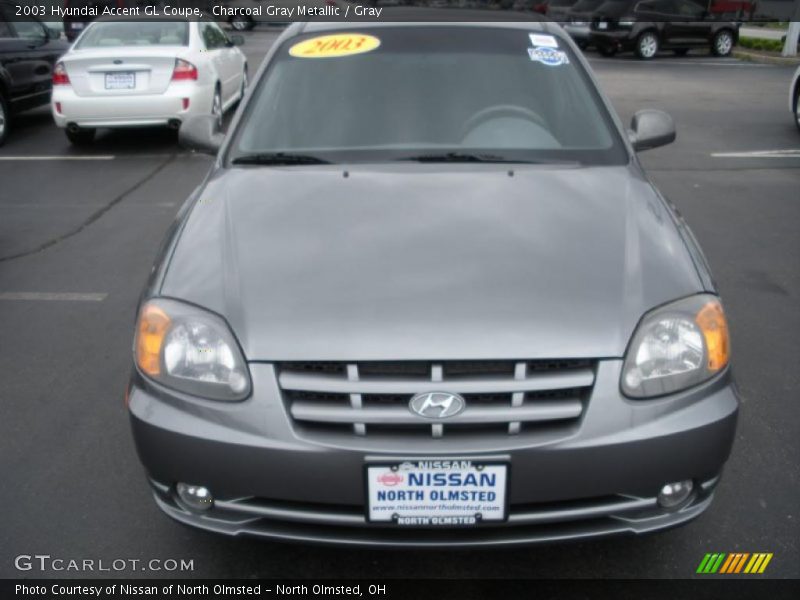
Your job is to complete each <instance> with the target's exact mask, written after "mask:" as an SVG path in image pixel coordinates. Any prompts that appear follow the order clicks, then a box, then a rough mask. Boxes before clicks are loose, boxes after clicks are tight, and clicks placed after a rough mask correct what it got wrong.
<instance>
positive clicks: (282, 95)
mask: <svg viewBox="0 0 800 600" xmlns="http://www.w3.org/2000/svg"><path fill="white" fill-rule="evenodd" d="M674 138H675V129H674V126H673V123H672V120H671V119H670V118H669V116H668V115H666V114H665V113H662V112H659V111H653V110H649V111H648V110H644V111H640V112H639V113H637V114H636V116H635V117H634V119H633V122H632V123H631V128H630V130H627V131H626V130H625V129H624V128H623V127H622V126H621V125H620V123H619V122H618V120H617V118H616V116H615V115H614V112H613V110H612V109H611V106H610V104H609V103H608V101H607V100H606V99H605V98H604V97H603V95H602V93H601V92H600V90H599V89H598V85H597V83H596V81H595V80H594V79H593V77H592V74H591V72H590V69H589V66H588V65H587V63H586V61H585V60H584V59H583V58H582V56H581V53H580V52H579V51H578V50H577V48H576V46H575V44H574V43H573V42H572V41H570V39H569V37H568V36H567V35H566V34H565V33H564V32H563V31H562V30H561V29H560V28H559V27H558V26H557V25H554V24H552V23H521V24H511V23H493V24H489V23H469V24H466V23H459V24H437V23H416V24H411V23H396V24H389V23H385V24H371V25H368V24H353V23H350V24H348V25H347V28H346V29H343V28H342V25H341V24H338V25H337V24H335V23H317V24H312V23H308V24H294V25H292V26H290V27H289V28H288V29H287V30H286V31H285V32H284V33H283V35H282V36H281V37H280V38H279V39H278V40H277V42H276V43H275V44H274V46H273V47H272V48H271V50H270V52H269V54H268V56H267V58H266V60H265V61H264V63H263V65H262V67H261V69H260V71H259V73H258V74H257V75H256V76H255V77H254V79H253V83H252V85H251V87H250V91H249V92H248V95H247V97H246V98H245V100H244V102H243V105H242V107H240V109H239V111H238V113H237V115H236V117H235V118H234V122H233V123H232V125H231V127H230V131H229V132H228V134H227V136H225V137H224V139H223V137H222V134H221V133H220V132H219V131H218V130H217V127H216V122H215V121H214V120H213V119H211V118H209V117H204V116H198V117H195V118H193V119H192V120H189V121H187V122H186V123H185V124H184V126H183V128H182V130H181V139H182V142H183V143H184V145H187V146H189V147H191V148H194V149H196V150H201V151H205V152H209V153H212V154H215V155H216V161H215V163H214V166H213V167H212V169H211V171H210V172H209V174H208V176H207V177H206V179H205V181H204V182H203V183H202V185H200V187H198V188H197V190H196V191H195V193H193V194H192V196H191V197H190V198H189V199H188V200H187V201H186V203H185V204H184V205H183V207H182V209H181V210H180V213H179V215H178V218H177V220H176V221H175V223H174V225H173V226H172V228H171V230H170V231H169V233H168V235H167V239H166V241H165V243H164V246H163V248H162V250H161V252H160V256H159V258H158V260H157V262H156V264H155V266H154V268H153V271H152V275H151V277H150V280H149V282H148V284H147V287H146V289H145V291H144V294H143V297H142V302H141V305H140V308H139V313H138V323H137V327H136V337H135V341H134V355H135V356H134V362H135V368H134V370H133V375H132V379H131V383H130V387H129V390H128V407H129V410H130V419H131V425H132V429H133V436H134V439H135V442H136V447H137V450H138V453H139V457H140V459H141V461H142V462H143V464H144V466H145V469H146V471H147V476H148V479H149V482H150V485H151V486H152V490H153V492H154V496H155V500H156V502H157V504H158V506H159V507H160V508H161V509H162V510H163V511H164V512H166V513H167V514H168V515H169V516H170V517H172V518H174V519H176V520H178V521H180V522H183V523H185V524H189V525H193V526H196V527H199V528H202V529H206V530H211V531H216V532H219V533H224V534H229V535H240V534H246V535H255V536H263V537H268V538H277V539H284V540H298V541H306V542H322V543H336V544H349V545H385V546H394V547H397V546H503V545H514V544H529V543H534V542H541V541H553V540H565V539H577V538H586V537H593V536H604V535H609V534H617V533H635V534H641V533H646V532H651V531H655V530H660V529H665V528H668V527H673V526H676V525H679V524H682V523H685V522H687V521H690V520H691V519H694V518H695V517H697V516H698V515H700V514H701V513H702V512H703V511H704V510H706V508H708V506H709V504H710V503H711V501H712V497H713V494H714V490H715V488H716V486H717V485H718V482H719V480H720V474H721V472H722V468H723V465H724V464H725V461H726V459H727V458H728V455H729V453H730V450H731V445H732V443H733V440H734V435H735V429H736V419H737V411H738V400H737V395H736V390H735V388H734V385H733V382H732V376H731V372H730V367H729V353H730V352H729V339H728V326H727V323H726V320H725V315H724V312H723V309H722V305H721V303H720V299H719V297H718V295H717V291H716V288H715V286H714V283H713V280H712V278H711V276H710V274H709V269H708V265H707V263H706V261H705V259H704V258H703V255H702V253H701V251H700V249H699V248H698V245H697V242H696V241H695V239H694V237H693V236H692V234H691V232H690V230H689V228H688V227H687V225H686V224H685V223H684V221H683V219H682V218H681V216H680V215H679V213H678V212H677V211H676V209H675V208H674V207H673V206H672V205H671V204H670V203H669V202H668V201H667V200H666V199H665V198H664V197H663V196H662V195H661V194H660V193H659V192H658V190H656V189H655V188H654V187H653V185H652V183H651V182H650V181H649V180H648V179H647V177H646V175H645V173H644V172H643V170H642V168H641V166H640V164H639V162H638V160H637V157H636V151H640V150H646V149H648V148H654V147H656V146H659V145H663V144H666V143H669V142H670V141H672V140H673V139H674Z"/></svg>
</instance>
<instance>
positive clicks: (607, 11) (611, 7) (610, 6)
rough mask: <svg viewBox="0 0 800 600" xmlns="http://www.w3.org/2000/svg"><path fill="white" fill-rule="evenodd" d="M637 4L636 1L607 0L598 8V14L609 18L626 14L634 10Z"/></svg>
mask: <svg viewBox="0 0 800 600" xmlns="http://www.w3.org/2000/svg"><path fill="white" fill-rule="evenodd" d="M635 4H636V2H635V0H634V1H631V0H606V1H605V2H603V3H602V4H601V5H600V6H598V7H597V14H598V15H609V16H614V15H621V14H622V13H624V12H628V11H630V10H633V6H634V5H635Z"/></svg>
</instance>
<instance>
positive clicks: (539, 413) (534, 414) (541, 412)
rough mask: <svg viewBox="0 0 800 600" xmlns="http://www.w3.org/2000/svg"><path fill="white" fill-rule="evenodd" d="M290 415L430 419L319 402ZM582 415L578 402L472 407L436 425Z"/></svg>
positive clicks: (406, 421)
mask: <svg viewBox="0 0 800 600" xmlns="http://www.w3.org/2000/svg"><path fill="white" fill-rule="evenodd" d="M290 410H291V414H292V417H294V418H295V419H296V420H298V421H316V422H318V423H352V422H353V421H355V422H357V423H365V424H367V425H371V424H385V425H419V424H420V423H421V422H422V423H423V424H425V423H429V422H431V421H432V419H426V420H425V421H421V420H420V419H421V417H419V416H417V415H415V414H413V413H412V412H411V411H409V410H408V409H407V408H405V407H402V406H391V407H386V408H360V409H354V408H351V407H348V406H331V405H328V404H324V403H321V402H303V401H298V402H294V403H293V404H292V407H291V409H290ZM582 411H583V404H581V401H580V400H578V399H574V400H570V401H563V400H559V401H558V402H537V403H536V405H535V406H525V407H522V406H521V407H519V408H513V409H512V408H511V407H509V406H498V407H496V408H495V407H492V408H487V407H474V408H467V409H466V410H464V412H462V413H459V414H457V415H455V416H454V417H449V418H447V419H442V420H441V421H437V423H436V424H439V425H442V424H445V423H446V424H448V425H450V424H452V425H462V424H467V423H508V422H509V421H510V420H511V421H512V423H530V422H540V421H558V420H561V419H574V418H576V417H579V416H580V414H581V412H582Z"/></svg>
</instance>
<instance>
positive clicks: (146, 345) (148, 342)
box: [136, 304, 170, 376]
mask: <svg viewBox="0 0 800 600" xmlns="http://www.w3.org/2000/svg"><path fill="white" fill-rule="evenodd" d="M169 325H170V319H169V317H168V316H167V314H166V313H165V312H164V311H163V310H161V309H160V308H158V307H157V306H153V305H152V304H148V305H145V307H144V308H143V309H142V312H141V314H140V315H139V325H138V327H137V328H136V364H137V365H138V366H139V368H140V369H141V370H142V372H143V373H146V374H147V375H150V376H156V375H159V374H160V373H161V347H162V346H163V345H164V337H165V336H166V334H167V330H168V329H169Z"/></svg>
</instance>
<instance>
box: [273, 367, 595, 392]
mask: <svg viewBox="0 0 800 600" xmlns="http://www.w3.org/2000/svg"><path fill="white" fill-rule="evenodd" d="M278 382H279V383H280V386H281V388H283V389H284V390H297V391H304V392H328V393H337V394H409V395H413V394H422V393H424V392H430V391H432V390H431V383H433V382H432V381H431V379H389V378H381V379H373V380H365V379H359V380H358V381H349V380H347V379H342V378H339V377H330V376H328V375H310V374H302V375H301V374H299V373H291V372H282V373H281V374H280V375H279V376H278ZM593 383H594V372H593V371H592V369H579V370H577V369H576V370H575V371H574V372H569V373H552V374H551V373H546V374H535V375H529V376H527V377H526V378H525V379H519V380H518V379H506V378H495V377H481V378H463V379H462V378H459V379H451V380H448V381H447V382H446V385H447V391H448V392H452V393H457V394H491V393H496V394H502V393H513V392H542V391H547V390H562V389H571V388H582V387H589V386H591V385H592V384H593Z"/></svg>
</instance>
